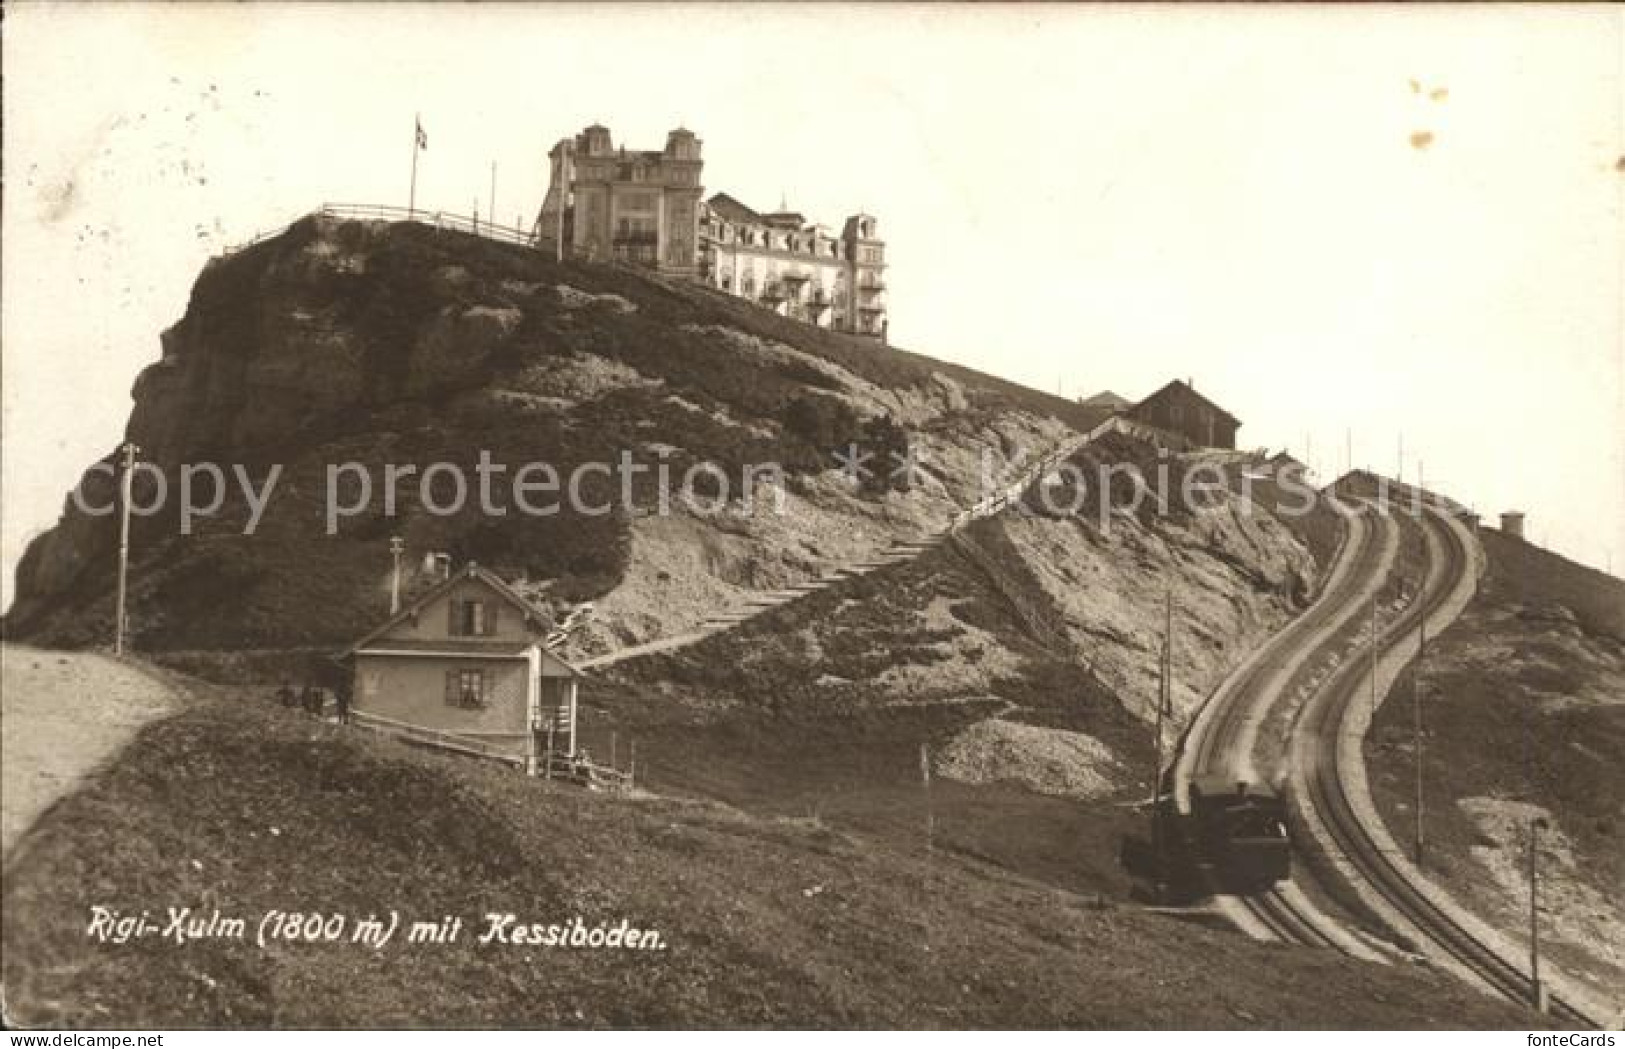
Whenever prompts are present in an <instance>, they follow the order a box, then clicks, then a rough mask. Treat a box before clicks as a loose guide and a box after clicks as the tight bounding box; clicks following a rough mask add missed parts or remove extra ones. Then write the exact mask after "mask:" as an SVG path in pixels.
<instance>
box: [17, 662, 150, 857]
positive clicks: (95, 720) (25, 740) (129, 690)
mask: <svg viewBox="0 0 1625 1049" xmlns="http://www.w3.org/2000/svg"><path fill="white" fill-rule="evenodd" d="M0 696H3V697H4V698H3V703H0V858H5V857H9V856H10V855H11V847H12V845H14V844H15V843H16V841H17V839H18V838H19V837H20V836H21V835H22V833H23V831H25V830H27V829H28V827H29V826H30V825H31V824H33V822H34V820H35V819H36V818H37V817H38V816H39V814H40V813H41V812H43V811H45V809H46V808H47V807H49V806H50V804H51V803H52V802H53V801H55V800H56V799H57V798H59V797H61V796H62V795H63V794H66V793H67V792H68V791H69V790H71V789H73V787H74V785H75V784H77V783H78V782H79V780H80V779H81V778H83V777H84V776H85V775H86V774H88V773H89V772H90V771H91V770H93V769H94V768H96V766H98V765H100V764H101V763H102V762H104V761H106V760H107V759H108V758H110V757H112V756H113V755H114V754H115V753H117V752H118V750H119V748H121V747H122V746H123V745H124V744H125V743H127V742H128V741H129V739H130V737H131V736H133V735H134V734H135V731H136V729H138V728H140V727H141V726H142V725H144V724H146V723H147V722H148V721H151V720H152V719H154V718H156V717H158V716H160V715H162V714H165V713H167V712H169V711H171V710H173V709H175V707H176V705H177V703H176V699H175V697H174V696H173V694H172V693H171V692H170V691H169V690H168V689H167V688H165V687H164V686H163V685H162V684H161V683H159V682H158V681H157V680H155V679H154V678H152V677H149V676H148V675H146V674H144V673H142V672H141V671H139V670H136V669H134V668H133V667H129V666H125V665H124V664H122V663H119V662H117V661H115V660H112V659H109V658H107V657H106V656H97V655H90V654H87V653H83V652H51V651H46V650H44V649H37V648H27V647H23V646H18V645H6V646H4V647H3V648H0Z"/></svg>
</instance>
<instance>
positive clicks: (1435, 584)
mask: <svg viewBox="0 0 1625 1049" xmlns="http://www.w3.org/2000/svg"><path fill="white" fill-rule="evenodd" d="M1418 522H1419V524H1420V527H1421V528H1422V529H1423V532H1424V537H1425V539H1426V542H1427V547H1428V555H1429V556H1428V570H1427V576H1426V579H1425V581H1424V583H1423V587H1422V591H1421V593H1420V595H1419V597H1418V599H1417V600H1416V601H1414V602H1412V604H1411V605H1410V606H1408V607H1407V608H1406V609H1405V610H1404V612H1403V613H1402V614H1401V615H1400V616H1399V617H1397V619H1395V620H1394V621H1393V622H1391V623H1389V624H1388V626H1387V628H1386V629H1385V630H1384V631H1383V632H1382V633H1381V634H1380V635H1379V638H1378V642H1377V647H1378V649H1379V650H1380V651H1381V652H1382V653H1384V658H1386V657H1387V655H1388V653H1390V652H1394V651H1395V650H1398V652H1399V653H1401V655H1402V658H1404V659H1405V661H1407V662H1408V659H1409V657H1407V656H1404V655H1403V653H1405V652H1406V648H1405V643H1406V641H1408V640H1412V639H1414V638H1415V637H1416V635H1417V632H1418V629H1417V628H1418V626H1419V624H1420V623H1421V622H1422V620H1423V618H1424V617H1426V619H1427V622H1428V625H1429V627H1430V630H1429V633H1430V634H1434V633H1436V632H1437V630H1436V629H1431V628H1435V627H1436V626H1437V628H1441V629H1442V626H1443V625H1444V624H1445V623H1446V622H1448V621H1449V620H1451V619H1453V618H1454V616H1455V613H1454V611H1452V610H1450V609H1448V608H1447V606H1448V604H1449V603H1450V601H1451V599H1452V594H1454V593H1455V592H1456V591H1457V589H1458V586H1459V583H1460V580H1461V579H1462V578H1463V577H1464V576H1465V575H1467V574H1468V573H1471V572H1472V571H1473V570H1474V567H1473V559H1472V555H1471V553H1470V552H1469V551H1468V549H1467V546H1466V541H1465V540H1464V538H1463V534H1462V530H1461V528H1460V526H1459V525H1453V524H1452V523H1451V522H1450V521H1449V520H1447V519H1446V517H1445V515H1444V513H1442V512H1441V511H1440V510H1438V509H1436V508H1434V507H1432V506H1429V505H1426V504H1424V506H1423V509H1422V513H1421V515H1420V516H1419V518H1418ZM1370 673H1371V669H1370V667H1369V666H1368V665H1367V663H1366V661H1365V660H1361V659H1348V660H1345V661H1344V662H1343V663H1342V665H1340V666H1339V667H1338V668H1337V670H1336V671H1335V672H1334V673H1333V674H1332V675H1331V677H1330V678H1329V679H1328V681H1327V682H1326V684H1325V685H1324V686H1323V687H1322V688H1321V689H1320V690H1319V691H1318V692H1317V693H1316V694H1315V695H1314V696H1313V697H1311V699H1310V700H1309V702H1308V703H1307V704H1306V705H1305V707H1304V709H1303V711H1302V713H1301V715H1300V717H1299V720H1298V723H1297V725H1296V726H1295V728H1294V732H1293V737H1292V761H1291V764H1292V768H1293V781H1292V788H1293V790H1294V791H1301V792H1302V793H1303V797H1302V798H1301V801H1302V803H1303V805H1304V807H1305V808H1306V809H1307V810H1309V811H1311V812H1313V813H1314V814H1315V815H1316V816H1317V817H1318V819H1319V822H1320V825H1321V827H1323V828H1324V830H1325V832H1326V834H1327V836H1328V837H1329V839H1330V842H1331V844H1332V853H1333V858H1334V859H1335V860H1336V861H1337V865H1338V866H1339V868H1340V873H1342V874H1343V875H1344V876H1345V877H1346V878H1351V880H1352V879H1357V880H1358V881H1359V882H1363V883H1364V886H1363V887H1364V888H1366V889H1368V890H1374V893H1375V897H1376V898H1375V899H1371V898H1370V893H1367V894H1366V897H1367V899H1368V902H1371V903H1373V904H1375V906H1374V907H1373V909H1374V910H1375V911H1376V912H1377V913H1378V916H1379V918H1381V919H1382V920H1384V921H1385V923H1386V924H1389V925H1390V926H1394V927H1395V930H1396V931H1399V932H1403V933H1405V934H1406V935H1408V936H1410V937H1411V938H1412V939H1413V940H1415V942H1416V945H1417V947H1418V948H1419V950H1420V951H1421V953H1422V954H1424V955H1426V956H1428V957H1430V958H1432V959H1434V960H1436V961H1443V962H1446V963H1452V962H1453V963H1454V966H1455V967H1457V968H1459V969H1463V970H1465V971H1466V972H1467V973H1469V974H1470V975H1471V976H1472V977H1474V978H1476V979H1477V980H1478V981H1479V982H1480V983H1481V984H1483V985H1484V986H1486V987H1487V988H1489V989H1490V990H1492V991H1494V992H1496V993H1498V994H1501V995H1503V996H1505V997H1507V998H1508V999H1511V1000H1513V1001H1518V1002H1528V1001H1530V1000H1531V999H1532V998H1533V989H1532V987H1531V986H1530V980H1529V974H1528V972H1527V970H1526V969H1525V967H1524V965H1523V963H1522V961H1521V960H1520V959H1516V958H1513V957H1508V952H1507V951H1506V949H1505V945H1504V944H1502V943H1493V942H1490V940H1491V938H1490V937H1487V936H1485V935H1484V932H1483V930H1482V929H1480V928H1475V927H1474V926H1476V925H1478V924H1479V923H1477V922H1470V921H1468V920H1466V916H1465V915H1464V914H1463V913H1462V911H1461V908H1459V907H1456V906H1453V905H1451V904H1450V903H1449V902H1448V901H1447V900H1445V899H1443V898H1441V897H1442V893H1440V892H1439V891H1438V890H1437V889H1434V888H1432V887H1431V886H1429V885H1427V884H1425V880H1424V879H1422V878H1421V877H1420V876H1419V872H1417V871H1416V870H1415V868H1414V867H1411V866H1410V865H1409V863H1408V862H1407V861H1406V860H1405V859H1404V857H1403V854H1402V852H1401V850H1400V849H1399V848H1398V846H1397V845H1396V844H1395V842H1394V841H1393V839H1392V837H1391V836H1390V835H1389V834H1388V832H1387V829H1386V828H1385V827H1383V826H1381V821H1380V819H1379V818H1378V817H1377V815H1376V812H1375V807H1374V806H1373V805H1372V804H1371V802H1370V797H1369V791H1368V790H1367V789H1366V788H1365V779H1364V767H1363V761H1364V759H1363V756H1362V754H1361V752H1360V746H1359V744H1360V740H1361V739H1362V738H1363V736H1364V732H1363V728H1361V729H1353V730H1351V722H1354V721H1356V720H1357V718H1356V717H1354V716H1352V715H1354V714H1356V713H1358V712H1357V710H1356V708H1357V706H1358V705H1359V704H1361V703H1362V702H1363V701H1362V699H1361V696H1362V694H1363V693H1364V691H1365V689H1364V688H1363V686H1364V685H1365V683H1366V681H1367V678H1368V675H1369V674H1370ZM1367 706H1368V707H1369V703H1367ZM1370 713H1371V711H1369V709H1367V710H1366V711H1364V715H1365V717H1366V718H1367V719H1368V718H1369V716H1370ZM1356 764H1358V765H1359V766H1360V767H1359V768H1358V769H1355V768H1353V767H1352V766H1353V765H1356ZM1361 795H1363V797H1362V796H1361ZM1357 887H1358V886H1357ZM1396 919H1397V920H1396ZM1549 1005H1550V1011H1551V1013H1552V1015H1553V1016H1555V1017H1557V1018H1558V1019H1560V1020H1563V1021H1565V1022H1570V1023H1574V1024H1576V1025H1582V1026H1600V1023H1599V1022H1598V1021H1597V1020H1596V1019H1595V1018H1594V1017H1592V1016H1590V1015H1588V1013H1587V1011H1586V1009H1585V1008H1584V1006H1582V1005H1581V1004H1579V1003H1578V1002H1575V1001H1571V1000H1569V999H1568V998H1567V997H1565V996H1564V994H1563V993H1561V992H1556V991H1555V990H1554V993H1552V994H1551V995H1550V997H1549Z"/></svg>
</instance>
